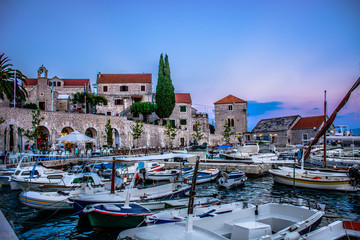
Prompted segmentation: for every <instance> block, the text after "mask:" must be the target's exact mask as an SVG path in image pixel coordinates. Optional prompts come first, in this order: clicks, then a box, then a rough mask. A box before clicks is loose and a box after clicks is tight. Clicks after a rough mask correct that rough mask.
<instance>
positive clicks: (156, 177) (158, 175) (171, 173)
mask: <svg viewBox="0 0 360 240" xmlns="http://www.w3.org/2000/svg"><path fill="white" fill-rule="evenodd" d="M193 171H194V168H191V167H188V168H183V169H168V170H162V171H151V172H146V173H145V177H143V174H140V177H141V178H145V180H151V181H172V180H176V179H177V178H179V177H180V176H181V175H182V174H187V173H191V172H193Z"/></svg>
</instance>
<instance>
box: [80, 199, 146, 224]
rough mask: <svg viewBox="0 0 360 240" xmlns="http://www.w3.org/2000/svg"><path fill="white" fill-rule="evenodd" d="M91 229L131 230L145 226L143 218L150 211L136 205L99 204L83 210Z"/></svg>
mask: <svg viewBox="0 0 360 240" xmlns="http://www.w3.org/2000/svg"><path fill="white" fill-rule="evenodd" d="M83 211H84V213H86V214H87V215H88V217H89V220H90V224H91V226H92V227H106V228H131V227H137V226H141V225H144V224H146V222H145V217H146V216H148V215H151V214H152V213H151V211H150V210H149V209H147V208H146V207H143V206H141V205H140V204H137V203H129V204H126V203H117V204H113V203H112V204H109V203H99V204H93V205H89V206H87V207H86V208H85V209H84V210H83Z"/></svg>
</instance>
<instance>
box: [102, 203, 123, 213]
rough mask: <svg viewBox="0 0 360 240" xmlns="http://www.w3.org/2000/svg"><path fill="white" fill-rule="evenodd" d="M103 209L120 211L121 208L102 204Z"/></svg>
mask: <svg viewBox="0 0 360 240" xmlns="http://www.w3.org/2000/svg"><path fill="white" fill-rule="evenodd" d="M104 209H105V210H107V211H116V212H117V211H121V208H119V207H118V206H116V205H114V204H104Z"/></svg>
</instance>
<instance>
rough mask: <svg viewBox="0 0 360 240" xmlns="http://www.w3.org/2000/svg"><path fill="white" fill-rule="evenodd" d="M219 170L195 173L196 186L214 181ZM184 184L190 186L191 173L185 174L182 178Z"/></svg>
mask: <svg viewBox="0 0 360 240" xmlns="http://www.w3.org/2000/svg"><path fill="white" fill-rule="evenodd" d="M219 173H220V171H219V169H217V168H214V169H207V170H199V171H198V172H197V179H196V184H199V183H205V182H210V181H213V180H215V179H216V178H217V177H218V176H219ZM182 179H183V181H184V182H186V183H188V184H191V183H192V179H193V173H187V174H184V175H183V176H182Z"/></svg>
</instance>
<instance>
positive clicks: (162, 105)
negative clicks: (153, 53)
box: [156, 54, 175, 119]
mask: <svg viewBox="0 0 360 240" xmlns="http://www.w3.org/2000/svg"><path fill="white" fill-rule="evenodd" d="M156 104H157V110H156V114H157V115H158V117H159V118H161V119H164V118H168V117H170V115H171V113H172V112H173V110H174V107H175V93H174V86H173V84H172V80H171V76H170V66H169V58H168V56H167V55H166V54H165V62H164V59H163V54H161V55H160V61H159V73H158V82H157V85H156Z"/></svg>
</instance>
